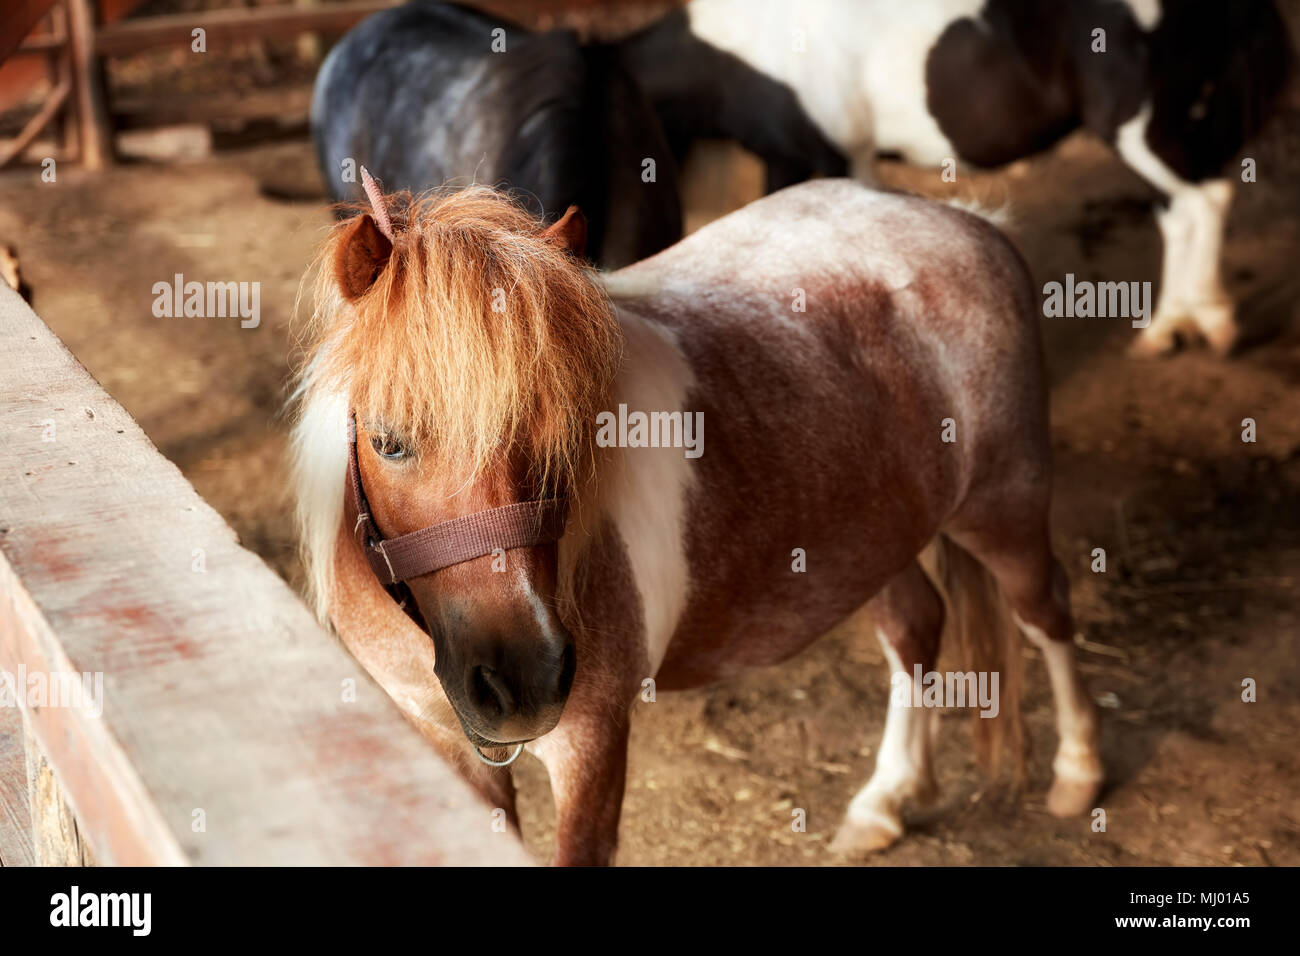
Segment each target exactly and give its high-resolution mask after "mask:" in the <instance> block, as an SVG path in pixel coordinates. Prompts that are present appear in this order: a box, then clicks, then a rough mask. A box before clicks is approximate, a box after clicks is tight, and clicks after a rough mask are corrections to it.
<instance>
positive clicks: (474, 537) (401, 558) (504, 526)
mask: <svg viewBox="0 0 1300 956" xmlns="http://www.w3.org/2000/svg"><path fill="white" fill-rule="evenodd" d="M349 432H350V434H349V438H348V493H349V494H350V495H351V497H352V504H353V506H354V507H355V508H356V510H357V524H356V528H357V529H362V530H364V532H365V536H364V538H363V539H362V541H361V546H362V549H363V550H364V552H365V555H366V560H367V561H369V562H370V567H371V568H372V569H373V570H374V572H375V575H376V576H377V577H378V578H379V580H380V581H382V582H384V584H385V586H387V587H393V586H395V585H397V584H400V583H401V582H403V581H407V580H410V579H411V578H418V577H419V576H420V575H422V574H432V573H433V572H434V571H441V570H442V569H443V568H448V567H451V566H452V565H453V564H460V563H461V562H463V561H471V560H473V559H474V558H481V557H483V556H485V555H488V554H491V553H492V552H494V551H496V550H497V549H498V548H500V549H501V550H502V551H509V550H511V549H513V548H530V547H533V546H534V545H539V544H549V543H551V542H552V541H557V540H559V538H560V536H561V535H562V534H563V533H564V523H565V520H566V518H567V517H568V510H569V502H568V499H567V498H541V499H538V500H536V501H521V502H518V503H517V504H513V505H505V506H504V507H501V508H489V509H488V510H486V511H476V512H474V513H473V514H468V515H464V516H463V517H460V518H452V519H451V520H450V521H443V522H440V523H439V524H435V525H431V526H429V527H427V528H421V529H420V530H419V531H412V532H411V533H410V534H402V535H398V536H397V537H396V538H387V539H385V538H384V536H383V535H382V534H381V533H380V531H379V528H378V526H377V525H376V524H375V519H374V518H373V517H372V516H371V513H370V503H369V502H368V501H367V500H366V490H365V488H364V487H362V484H361V466H360V465H359V464H358V463H357V428H356V418H355V416H353V417H352V418H351V420H350V422H349ZM354 530H355V529H354Z"/></svg>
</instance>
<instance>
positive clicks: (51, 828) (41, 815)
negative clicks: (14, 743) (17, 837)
mask: <svg viewBox="0 0 1300 956" xmlns="http://www.w3.org/2000/svg"><path fill="white" fill-rule="evenodd" d="M23 724H24V725H26V721H23ZM24 736H25V738H26V740H27V747H26V753H27V759H26V764H27V793H28V805H29V807H30V808H31V824H30V831H31V850H32V858H33V859H32V862H33V863H34V864H35V865H36V866H94V862H95V860H94V853H93V852H92V851H91V849H90V847H89V846H87V844H86V842H85V840H84V839H83V838H82V835H81V830H80V828H79V827H78V826H77V818H76V815H75V814H74V813H73V812H72V808H71V807H70V806H68V801H67V799H66V798H65V797H64V796H63V788H62V787H60V786H59V781H58V778H57V777H55V775H54V768H53V767H51V766H50V763H49V761H48V760H46V759H45V753H44V751H42V750H41V744H40V741H38V740H37V739H36V738H35V736H34V735H33V734H32V733H31V731H30V729H25V731H24Z"/></svg>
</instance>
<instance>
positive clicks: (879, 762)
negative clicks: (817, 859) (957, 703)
mask: <svg viewBox="0 0 1300 956" xmlns="http://www.w3.org/2000/svg"><path fill="white" fill-rule="evenodd" d="M867 607H868V608H869V609H870V611H871V614H872V616H873V617H874V618H875V622H876V635H877V637H878V638H879V639H880V643H881V646H882V647H883V648H884V651H885V658H886V659H887V660H888V661H889V670H890V681H891V688H892V689H891V693H890V695H889V711H888V713H887V715H886V717H885V732H884V735H883V736H882V737H881V739H880V751H879V754H878V756H877V757H876V772H875V773H873V774H872V775H871V779H870V780H869V781H867V785H866V786H865V787H863V788H862V790H861V791H859V793H858V795H857V796H855V797H854V798H853V801H852V802H851V803H850V804H849V811H848V814H847V815H846V816H845V819H844V823H843V824H841V826H840V829H839V832H838V833H836V835H835V839H834V840H833V841H832V842H831V850H832V851H833V852H835V853H840V854H845V855H857V854H863V853H870V852H873V851H876V850H882V849H884V848H885V847H887V846H889V845H890V844H892V843H893V842H894V841H896V840H897V839H898V838H899V837H900V836H902V835H903V806H904V804H905V803H906V802H907V801H908V800H915V801H918V802H925V801H928V800H929V799H931V798H932V797H933V795H934V791H935V785H934V772H933V769H932V765H931V760H930V722H931V716H932V715H931V713H930V712H929V711H927V710H926V709H925V708H922V707H916V706H912V704H913V696H914V695H913V685H914V683H915V681H916V675H915V669H916V668H917V667H918V666H919V667H920V669H921V673H922V674H925V673H927V672H929V671H930V670H932V669H933V668H934V663H935V660H936V658H937V657H938V654H939V639H940V636H941V635H942V633H943V621H944V607H943V599H942V598H940V597H939V592H938V591H936V590H935V587H934V585H933V584H931V583H930V579H929V578H928V577H926V574H925V572H924V571H923V570H921V566H920V565H919V564H916V563H913V564H912V566H911V567H909V568H908V569H907V570H906V571H904V572H902V573H901V574H899V575H898V577H896V578H894V579H893V580H892V581H890V582H889V584H887V585H886V586H885V587H884V589H883V590H881V591H880V593H879V594H877V595H876V596H875V597H874V598H872V600H871V603H870V604H868V605H867ZM900 686H901V689H900ZM903 696H906V698H907V700H906V702H904V701H903V699H902V697H903ZM915 696H916V697H917V698H919V694H918V695H915Z"/></svg>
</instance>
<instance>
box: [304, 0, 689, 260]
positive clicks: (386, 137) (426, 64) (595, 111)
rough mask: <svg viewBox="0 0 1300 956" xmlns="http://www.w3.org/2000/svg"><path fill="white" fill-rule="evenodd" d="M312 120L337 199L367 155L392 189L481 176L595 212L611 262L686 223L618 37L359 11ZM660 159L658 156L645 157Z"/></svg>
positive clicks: (596, 230) (638, 252)
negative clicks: (583, 40) (589, 40)
mask: <svg viewBox="0 0 1300 956" xmlns="http://www.w3.org/2000/svg"><path fill="white" fill-rule="evenodd" d="M311 122H312V134H313V137H314V138H315V141H316V148H317V153H318V156H319V159H320V163H321V168H322V171H323V173H324V176H325V180H326V182H327V183H328V185H329V189H330V192H331V194H332V195H333V197H334V198H335V199H336V200H339V201H343V200H360V199H361V198H362V193H361V188H360V185H359V183H358V182H357V180H359V178H360V177H359V175H358V169H359V167H360V166H362V165H364V166H366V167H367V168H368V169H369V170H370V171H371V172H372V173H373V174H374V175H375V176H377V177H378V178H379V179H380V181H381V182H382V183H383V185H384V187H385V189H387V190H390V191H397V190H403V189H406V190H410V191H411V192H413V193H419V192H422V191H424V190H426V189H428V188H430V187H435V186H442V185H445V184H451V185H468V184H470V183H484V184H487V185H498V186H503V187H506V188H510V189H513V190H517V191H519V192H521V193H523V194H525V196H529V195H530V196H531V197H534V198H532V199H530V200H529V204H530V205H533V206H534V208H536V207H537V206H538V205H540V210H538V211H540V212H541V213H542V215H543V216H544V217H545V218H546V219H547V220H548V221H551V220H554V219H557V218H558V217H559V216H560V215H562V214H563V213H564V212H565V210H566V209H567V208H568V207H569V206H570V205H577V206H579V207H580V208H581V209H582V211H583V213H584V214H585V215H586V217H587V254H588V256H589V257H590V258H591V259H592V260H593V261H595V262H597V263H600V264H602V265H606V266H610V267H615V266H620V265H626V264H628V263H630V262H635V261H637V260H639V259H643V258H645V257H646V256H649V255H651V254H653V253H655V252H658V251H659V250H660V249H663V248H665V247H666V246H668V245H670V244H672V243H673V242H675V241H676V240H677V239H678V238H679V237H680V236H681V230H682V222H681V205H680V200H679V198H678V191H677V182H676V175H675V170H674V164H673V162H672V160H671V155H670V152H669V149H668V146H667V144H666V142H665V140H664V137H663V131H662V129H661V128H660V125H659V122H658V119H657V117H656V115H655V112H654V110H653V109H652V107H651V106H650V104H649V103H648V102H647V101H646V100H645V98H644V97H643V96H642V95H641V94H640V92H639V91H638V89H637V87H636V84H635V83H634V82H633V81H632V80H631V78H630V77H629V76H628V74H627V72H626V71H625V70H624V69H623V67H622V66H621V65H620V63H619V51H618V49H617V48H616V47H613V46H608V45H600V44H590V45H583V44H580V43H579V42H578V39H577V37H576V36H575V35H574V34H573V33H571V32H568V31H552V32H548V33H531V32H529V31H527V30H524V29H522V28H520V27H518V26H516V25H514V24H511V23H509V22H507V21H503V20H500V19H499V18H493V17H489V16H487V15H485V14H481V13H478V12H476V11H473V10H468V9H465V8H462V7H458V6H456V5H454V4H447V3H435V2H429V0H416V2H413V3H410V4H408V5H406V6H404V7H397V8H394V9H392V10H385V11H383V12H381V13H377V14H375V15H374V16H371V17H368V18H367V19H366V20H364V21H362V22H361V23H360V24H359V25H358V26H357V27H356V28H355V29H353V30H352V31H351V32H349V33H348V34H347V35H346V36H345V37H343V39H342V40H341V41H340V42H339V43H338V45H337V46H335V47H334V49H333V50H332V51H331V52H330V55H329V56H328V57H327V58H326V60H325V63H324V64H323V65H322V67H321V70H320V74H319V75H318V76H317V78H316V86H315V90H314V95H313V99H312V111H311ZM648 160H653V161H654V162H653V165H651V164H648V163H647V161H648Z"/></svg>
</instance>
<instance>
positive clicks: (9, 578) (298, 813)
mask: <svg viewBox="0 0 1300 956" xmlns="http://www.w3.org/2000/svg"><path fill="white" fill-rule="evenodd" d="M0 355H3V356H4V362H5V371H4V374H3V375H0V666H3V667H7V668H8V669H9V670H11V671H15V670H16V669H17V665H18V664H20V663H21V664H23V665H25V666H26V668H27V670H28V673H29V674H31V673H37V672H39V673H42V674H45V675H50V674H64V675H68V674H86V675H89V681H90V686H91V688H92V690H93V693H91V694H89V695H88V696H87V698H86V699H85V700H83V701H81V702H80V704H81V705H80V706H72V705H70V703H69V702H67V701H65V702H63V703H62V704H61V705H59V706H54V705H53V703H52V702H51V701H49V700H47V701H45V702H44V703H43V704H42V703H40V702H37V701H34V700H33V699H31V698H30V695H29V696H28V699H26V700H25V701H24V713H25V715H26V716H27V718H28V719H29V722H30V725H31V729H32V731H33V733H34V735H35V737H36V738H38V739H39V741H40V744H41V748H42V749H43V751H44V754H45V758H46V759H47V760H48V762H49V764H50V765H51V766H52V767H53V769H54V771H55V774H56V775H57V778H58V781H59V783H60V784H61V786H62V788H63V792H64V794H65V795H66V798H67V801H68V803H69V805H70V806H71V807H72V808H73V810H74V811H75V814H76V819H77V821H78V823H79V825H80V829H81V832H82V834H83V835H84V836H85V838H86V840H87V841H88V842H89V844H90V845H91V847H92V848H93V851H94V855H95V858H96V859H98V860H99V861H100V862H101V863H104V864H109V865H113V864H148V863H204V864H335V863H362V864H398V863H425V864H443V863H503V864H522V863H526V862H528V857H527V855H526V853H525V851H524V850H523V848H522V846H521V845H520V844H519V842H518V841H517V839H515V838H514V837H513V836H512V835H510V834H503V833H495V832H493V830H492V819H491V808H489V807H487V806H486V805H485V804H483V803H482V802H480V801H479V799H478V798H477V796H476V795H475V794H474V793H473V792H472V791H471V790H470V789H469V788H468V786H467V785H466V784H465V783H464V782H463V781H462V780H461V779H460V778H459V776H457V775H456V773H455V772H454V771H453V770H452V769H451V768H449V767H448V766H446V765H445V764H444V763H442V762H441V761H440V760H439V759H438V758H437V756H436V755H435V754H434V753H433V752H432V751H431V750H430V749H429V748H428V746H427V744H426V743H425V742H424V740H423V739H422V738H421V737H420V736H419V735H418V734H417V732H416V731H415V730H414V729H413V728H412V727H410V725H409V724H407V723H406V721H405V720H404V719H403V718H402V717H401V715H400V713H399V711H398V710H397V708H396V706H395V705H394V704H393V703H392V701H391V700H389V699H388V698H387V697H386V696H385V695H384V694H383V692H382V691H381V690H380V689H379V688H378V687H377V686H376V685H374V684H373V683H372V682H371V681H370V680H369V679H368V677H367V676H366V675H365V674H364V672H363V671H362V670H361V669H360V668H359V666H358V665H357V663H356V662H355V661H354V660H353V659H352V658H351V657H350V656H348V654H347V653H346V651H344V650H343V648H342V647H341V646H340V645H339V644H338V643H337V641H335V640H334V639H333V638H331V637H330V636H328V635H327V634H325V633H324V632H323V631H322V630H321V629H320V628H319V627H318V626H317V624H316V623H315V621H314V620H313V619H312V617H311V614H310V612H309V611H308V610H307V609H306V607H304V606H303V604H302V602H301V601H299V600H298V598H297V597H296V596H295V595H294V594H293V593H292V592H291V591H290V590H289V588H288V586H287V585H285V584H284V582H283V581H281V580H280V578H278V577H277V576H276V575H275V574H274V573H272V572H271V571H270V570H269V569H268V568H267V567H266V565H265V564H264V563H263V562H262V561H261V560H260V559H259V558H258V557H257V556H256V555H254V554H252V553H250V552H248V551H246V550H244V549H243V548H241V547H239V545H238V543H237V541H236V540H235V535H234V533H233V532H232V531H231V530H230V528H229V527H228V526H227V525H226V523H225V522H224V521H222V519H221V518H220V516H219V515H217V514H216V512H214V511H213V510H212V509H211V508H210V507H209V506H208V505H207V504H206V503H204V502H203V501H202V499H200V498H199V497H198V496H197V494H195V492H194V489H193V488H191V487H190V485H189V483H188V482H187V481H185V479H184V478H183V477H182V476H181V474H180V472H179V471H177V469H176V468H175V466H174V465H172V464H171V463H170V462H168V461H167V460H166V459H164V458H163V457H162V456H161V455H159V454H158V452H157V451H156V449H154V448H153V446H152V445H151V444H150V442H149V440H148V439H147V438H146V437H145V436H144V434H143V432H141V430H140V428H139V427H138V426H137V425H136V424H135V422H134V421H132V420H131V418H130V417H129V416H128V415H127V414H126V412H125V411H124V410H123V409H122V408H121V407H119V406H118V405H117V404H116V403H115V402H113V401H112V400H111V399H110V398H109V397H108V396H107V394H105V393H104V391H103V390H102V389H101V388H100V387H99V386H98V385H97V384H96V383H95V382H94V380H93V379H91V377H90V375H89V374H88V373H87V372H86V371H85V370H84V369H83V368H82V367H81V366H80V365H79V364H78V363H77V362H76V360H75V359H74V358H73V357H72V356H71V355H70V354H69V353H68V352H67V350H66V349H65V348H64V347H63V345H62V343H60V342H59V341H58V339H56V338H55V337H54V335H53V334H52V333H51V332H50V331H49V329H48V328H46V326H45V325H44V323H42V322H41V321H40V320H39V319H38V318H37V317H36V316H35V315H34V314H33V313H32V312H31V311H30V309H28V308H27V307H26V305H25V303H23V302H22V300H21V299H20V298H19V297H18V296H17V295H15V294H14V293H12V292H10V291H9V290H8V289H7V288H6V289H0ZM96 682H102V683H101V684H100V685H99V687H98V688H96ZM345 687H350V688H353V690H352V693H353V694H354V696H355V699H351V698H350V697H349V698H345V695H344V689H345ZM101 708H102V714H99V715H98V716H97V715H96V711H97V710H99V709H101Z"/></svg>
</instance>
